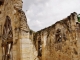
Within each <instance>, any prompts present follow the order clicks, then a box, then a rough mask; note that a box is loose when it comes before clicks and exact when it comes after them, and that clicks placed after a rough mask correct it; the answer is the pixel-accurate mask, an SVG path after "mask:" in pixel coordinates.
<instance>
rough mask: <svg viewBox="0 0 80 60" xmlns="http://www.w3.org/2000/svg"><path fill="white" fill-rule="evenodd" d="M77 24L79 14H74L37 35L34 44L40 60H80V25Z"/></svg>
mask: <svg viewBox="0 0 80 60" xmlns="http://www.w3.org/2000/svg"><path fill="white" fill-rule="evenodd" d="M76 22H77V14H76V13H75V12H74V13H72V14H71V15H70V16H68V17H67V18H65V19H63V20H61V21H58V22H56V23H55V24H54V25H52V26H49V27H48V28H45V29H42V30H40V31H38V32H36V33H35V35H34V44H35V46H36V49H37V51H38V57H39V59H40V60H79V48H80V47H79V39H80V38H79V37H80V36H79V34H80V33H79V27H80V26H79V25H80V23H78V24H77V23H76ZM76 26H77V27H76ZM76 28H77V30H76ZM39 41H41V44H40V43H39ZM40 46H42V47H40ZM40 49H41V51H40ZM40 54H41V55H40Z"/></svg>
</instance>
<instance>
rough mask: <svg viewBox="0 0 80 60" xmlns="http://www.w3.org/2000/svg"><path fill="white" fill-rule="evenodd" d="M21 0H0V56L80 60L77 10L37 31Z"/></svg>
mask: <svg viewBox="0 0 80 60" xmlns="http://www.w3.org/2000/svg"><path fill="white" fill-rule="evenodd" d="M22 3H23V2H22V0H0V60H80V57H79V56H80V41H79V40H80V22H79V21H78V17H77V15H78V14H77V13H76V12H73V13H71V15H70V16H68V17H67V18H65V19H63V20H60V21H58V22H56V23H55V24H53V25H52V26H49V27H47V28H44V29H42V30H40V31H37V32H34V31H32V30H30V29H29V26H28V24H27V18H26V15H25V13H24V12H23V10H22Z"/></svg>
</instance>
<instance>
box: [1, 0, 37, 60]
mask: <svg viewBox="0 0 80 60" xmlns="http://www.w3.org/2000/svg"><path fill="white" fill-rule="evenodd" d="M22 3H23V2H22V0H0V60H2V56H3V53H2V47H1V44H2V43H3V42H2V36H3V28H4V25H5V21H6V17H7V16H8V17H9V18H10V21H11V25H10V27H11V28H12V34H13V37H12V38H13V39H12V41H13V46H12V51H11V52H12V57H10V58H11V59H10V60H34V59H35V60H37V52H36V49H35V46H34V45H33V42H32V40H31V39H32V38H31V39H30V29H29V27H28V24H27V19H26V15H25V13H24V12H23V10H22ZM6 24H8V25H9V23H6ZM7 31H8V29H7ZM7 36H8V34H7Z"/></svg>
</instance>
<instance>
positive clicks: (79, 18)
mask: <svg viewBox="0 0 80 60" xmlns="http://www.w3.org/2000/svg"><path fill="white" fill-rule="evenodd" d="M78 22H80V14H79V15H78Z"/></svg>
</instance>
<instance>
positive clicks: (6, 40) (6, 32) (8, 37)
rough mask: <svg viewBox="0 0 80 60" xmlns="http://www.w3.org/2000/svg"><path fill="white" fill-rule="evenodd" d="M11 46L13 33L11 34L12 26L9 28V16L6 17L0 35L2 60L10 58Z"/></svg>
mask: <svg viewBox="0 0 80 60" xmlns="http://www.w3.org/2000/svg"><path fill="white" fill-rule="evenodd" d="M12 45H13V33H12V26H11V19H10V17H9V16H6V20H5V23H4V27H3V34H2V51H3V52H2V53H3V56H2V59H3V60H10V59H12V58H11V55H12V54H10V53H11V50H12Z"/></svg>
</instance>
